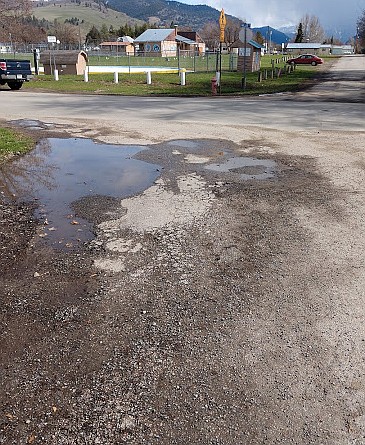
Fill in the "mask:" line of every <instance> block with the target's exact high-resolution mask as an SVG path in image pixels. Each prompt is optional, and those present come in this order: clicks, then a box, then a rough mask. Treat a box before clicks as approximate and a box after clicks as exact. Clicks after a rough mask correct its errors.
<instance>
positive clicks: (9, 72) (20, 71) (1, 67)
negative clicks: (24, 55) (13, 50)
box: [0, 59, 33, 90]
mask: <svg viewBox="0 0 365 445" xmlns="http://www.w3.org/2000/svg"><path fill="white" fill-rule="evenodd" d="M32 77H33V76H32V70H31V65H30V61H29V60H12V59H0V85H5V84H6V83H7V84H8V86H9V88H10V89H11V90H19V89H20V88H21V87H22V85H23V82H27V81H28V80H30V79H31V78H32Z"/></svg>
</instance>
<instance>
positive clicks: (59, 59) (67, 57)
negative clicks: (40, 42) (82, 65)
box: [40, 50, 87, 65]
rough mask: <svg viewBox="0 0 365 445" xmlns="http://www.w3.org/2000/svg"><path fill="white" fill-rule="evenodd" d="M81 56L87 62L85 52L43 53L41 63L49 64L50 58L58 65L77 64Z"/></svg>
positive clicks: (57, 51)
mask: <svg viewBox="0 0 365 445" xmlns="http://www.w3.org/2000/svg"><path fill="white" fill-rule="evenodd" d="M79 55H80V56H82V57H84V58H85V60H87V54H86V53H85V51H59V50H56V51H42V52H41V54H40V61H41V63H43V64H44V63H46V64H47V65H48V64H49V60H50V57H51V58H52V61H53V60H54V61H55V62H56V63H57V64H64V65H67V64H76V63H77V62H78V58H79Z"/></svg>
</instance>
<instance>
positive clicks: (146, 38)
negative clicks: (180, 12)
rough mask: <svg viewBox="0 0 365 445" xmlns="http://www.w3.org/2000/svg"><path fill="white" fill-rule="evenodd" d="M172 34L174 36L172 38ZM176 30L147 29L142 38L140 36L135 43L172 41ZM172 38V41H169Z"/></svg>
mask: <svg viewBox="0 0 365 445" xmlns="http://www.w3.org/2000/svg"><path fill="white" fill-rule="evenodd" d="M171 34H172V36H171ZM174 35H175V29H171V28H170V29H147V30H146V31H145V32H143V33H142V34H141V35H140V36H138V37H137V38H136V39H134V41H135V42H136V43H143V42H162V41H164V40H171V37H174ZM168 37H170V39H168Z"/></svg>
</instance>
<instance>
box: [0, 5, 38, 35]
mask: <svg viewBox="0 0 365 445" xmlns="http://www.w3.org/2000/svg"><path fill="white" fill-rule="evenodd" d="M30 11H31V2H30V0H0V39H1V40H3V41H9V40H12V39H16V40H19V41H21V36H22V34H23V31H24V29H23V28H24V22H23V19H24V17H26V16H28V15H29V14H30Z"/></svg>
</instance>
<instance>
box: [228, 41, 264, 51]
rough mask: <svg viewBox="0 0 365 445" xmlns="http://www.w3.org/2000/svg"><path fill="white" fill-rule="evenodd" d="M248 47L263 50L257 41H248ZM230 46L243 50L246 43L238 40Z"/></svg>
mask: <svg viewBox="0 0 365 445" xmlns="http://www.w3.org/2000/svg"><path fill="white" fill-rule="evenodd" d="M247 45H251V46H253V47H254V48H257V49H262V48H263V46H262V45H260V44H259V43H257V42H256V41H255V40H248V41H247ZM230 46H231V48H243V47H244V46H245V44H244V42H242V40H240V39H238V40H236V41H235V42H233V43H232V45H230Z"/></svg>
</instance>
